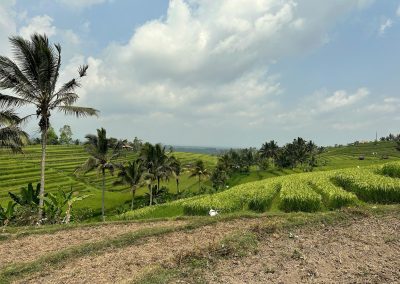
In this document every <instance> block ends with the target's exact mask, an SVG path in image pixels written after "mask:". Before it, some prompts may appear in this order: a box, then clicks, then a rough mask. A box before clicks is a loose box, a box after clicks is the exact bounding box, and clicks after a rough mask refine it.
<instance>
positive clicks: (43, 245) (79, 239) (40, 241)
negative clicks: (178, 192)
mask: <svg viewBox="0 0 400 284" xmlns="http://www.w3.org/2000/svg"><path fill="white" fill-rule="evenodd" d="M184 223H185V222H183V221H162V222H151V223H125V224H107V225H100V226H93V227H85V228H77V229H71V230H63V231H59V232H56V233H52V234H40V235H30V236H27V237H23V238H18V239H14V240H9V241H5V242H1V243H0V259H1V262H0V268H2V267H5V266H6V265H8V264H10V263H16V262H28V261H32V260H34V259H37V258H39V257H40V256H43V255H45V254H48V253H51V252H56V251H59V250H61V249H66V248H68V247H72V246H75V245H79V244H84V243H89V242H95V241H98V240H101V239H105V238H113V237H117V236H119V235H122V234H125V233H128V232H134V231H137V230H139V229H144V228H152V227H159V226H179V225H183V224H184Z"/></svg>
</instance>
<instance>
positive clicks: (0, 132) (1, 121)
mask: <svg viewBox="0 0 400 284" xmlns="http://www.w3.org/2000/svg"><path fill="white" fill-rule="evenodd" d="M21 121H22V120H21V119H20V118H19V117H18V116H17V115H16V114H15V113H14V111H13V110H3V111H1V112H0V147H1V148H8V149H11V151H13V152H21V151H22V150H21V147H22V146H23V144H25V143H26V141H27V140H28V134H26V133H25V132H24V131H22V130H21V128H20V127H19V124H20V123H21Z"/></svg>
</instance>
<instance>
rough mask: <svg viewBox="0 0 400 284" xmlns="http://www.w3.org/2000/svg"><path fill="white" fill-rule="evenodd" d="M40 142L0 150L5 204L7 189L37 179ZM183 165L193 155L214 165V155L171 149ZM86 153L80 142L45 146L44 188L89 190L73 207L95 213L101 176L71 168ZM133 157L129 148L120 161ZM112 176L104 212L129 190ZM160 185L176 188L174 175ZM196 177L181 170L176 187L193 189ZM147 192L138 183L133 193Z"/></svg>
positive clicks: (108, 178)
mask: <svg viewBox="0 0 400 284" xmlns="http://www.w3.org/2000/svg"><path fill="white" fill-rule="evenodd" d="M40 151H41V149H40V146H36V145H35V146H28V147H25V148H24V154H15V155H14V154H10V153H9V152H8V151H3V150H0V168H1V175H0V204H5V203H6V202H7V200H8V199H9V197H8V192H9V191H10V192H14V193H15V192H18V191H19V189H20V188H21V187H25V186H26V185H27V184H28V183H30V182H31V183H33V184H36V183H38V182H39V181H40V153H41V152H40ZM173 155H174V156H175V157H177V158H178V159H179V160H180V161H181V162H182V164H183V165H189V164H191V163H193V162H194V161H195V160H197V159H202V160H203V161H204V162H205V164H206V166H207V167H208V168H209V169H211V168H213V167H214V166H215V164H216V160H217V158H216V157H215V156H211V155H206V154H194V153H180V152H175V153H173ZM87 158H88V154H87V153H86V152H85V151H84V148H83V147H82V146H75V145H70V146H61V145H57V146H53V145H49V146H48V148H47V158H46V191H47V192H53V191H56V190H58V189H59V188H62V189H64V190H69V189H70V188H73V189H74V190H79V191H80V192H81V193H84V194H92V196H91V197H90V198H87V199H85V201H84V202H77V203H76V207H77V208H91V209H93V210H95V211H96V212H97V213H98V212H100V206H101V177H100V176H99V175H98V174H97V173H96V172H90V173H87V174H85V175H79V176H76V175H75V174H74V171H75V169H76V168H77V167H78V166H80V165H81V164H82V163H83V162H84V161H85V160H86V159H87ZM134 158H136V155H135V154H134V153H133V152H130V151H124V152H123V155H122V156H121V158H120V161H124V160H125V161H127V160H132V159H134ZM115 180H116V177H115V176H111V175H107V176H106V209H107V210H108V212H110V211H111V210H113V209H115V208H117V207H119V206H121V205H123V204H125V203H126V204H128V203H129V200H130V198H131V194H130V192H129V189H128V187H127V186H121V185H119V186H115V185H113V182H114V181H115ZM161 185H164V186H167V187H168V188H169V190H170V192H171V193H175V191H176V183H175V180H174V179H170V180H169V181H164V182H162V184H161ZM197 186H198V185H197V180H196V179H194V178H189V173H184V174H183V175H182V177H181V178H180V189H181V190H182V191H195V190H197ZM146 192H147V188H145V187H142V188H140V189H138V190H137V195H138V196H141V195H144V194H145V193H146Z"/></svg>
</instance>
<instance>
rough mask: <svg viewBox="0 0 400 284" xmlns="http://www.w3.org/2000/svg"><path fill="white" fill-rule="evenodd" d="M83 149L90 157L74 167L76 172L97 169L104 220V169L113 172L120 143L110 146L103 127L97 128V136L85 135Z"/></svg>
mask: <svg viewBox="0 0 400 284" xmlns="http://www.w3.org/2000/svg"><path fill="white" fill-rule="evenodd" d="M85 138H86V142H85V150H86V151H87V152H88V153H89V155H90V157H89V158H88V159H87V160H86V161H85V163H84V164H83V165H81V166H80V167H78V168H77V169H76V172H77V173H78V172H83V173H88V172H90V171H92V170H95V169H96V170H97V172H98V173H99V174H101V176H102V195H101V216H102V219H103V221H105V191H106V185H105V178H106V171H108V172H109V173H110V174H111V175H113V174H114V170H115V168H116V166H117V165H116V163H115V160H116V159H117V158H118V156H119V155H120V145H113V147H110V141H109V140H108V139H107V133H106V130H105V129H104V128H101V129H97V136H96V135H93V134H88V135H86V136H85Z"/></svg>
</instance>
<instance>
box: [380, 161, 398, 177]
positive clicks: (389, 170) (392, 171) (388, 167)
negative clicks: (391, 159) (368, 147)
mask: <svg viewBox="0 0 400 284" xmlns="http://www.w3.org/2000/svg"><path fill="white" fill-rule="evenodd" d="M379 172H380V173H381V174H383V175H385V176H389V177H393V178H400V163H398V162H397V163H390V164H385V165H383V166H382V168H381V169H380V170H379Z"/></svg>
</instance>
